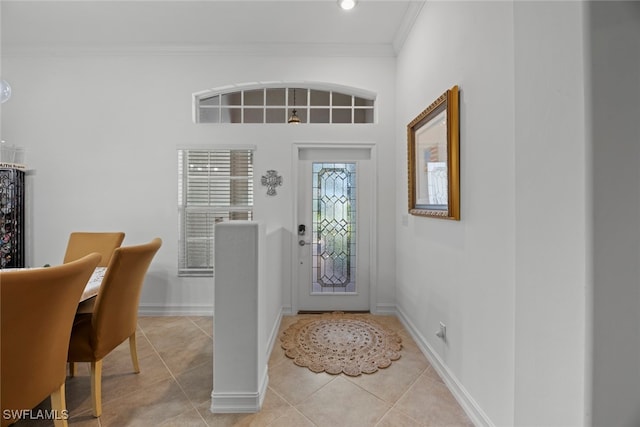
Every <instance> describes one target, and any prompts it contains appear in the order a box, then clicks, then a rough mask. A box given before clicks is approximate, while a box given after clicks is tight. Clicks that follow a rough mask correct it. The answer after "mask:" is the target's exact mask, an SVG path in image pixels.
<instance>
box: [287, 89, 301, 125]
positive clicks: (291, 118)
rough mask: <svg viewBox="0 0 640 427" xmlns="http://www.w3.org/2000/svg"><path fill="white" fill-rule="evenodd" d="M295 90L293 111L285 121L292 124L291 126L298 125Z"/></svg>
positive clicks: (294, 93) (294, 92)
mask: <svg viewBox="0 0 640 427" xmlns="http://www.w3.org/2000/svg"><path fill="white" fill-rule="evenodd" d="M295 107H296V90H295V89H293V111H292V112H291V115H290V116H289V120H287V122H288V123H293V124H296V125H297V124H299V123H300V117H298V114H296V113H297V111H296V108H295Z"/></svg>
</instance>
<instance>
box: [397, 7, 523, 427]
mask: <svg viewBox="0 0 640 427" xmlns="http://www.w3.org/2000/svg"><path fill="white" fill-rule="evenodd" d="M512 21H513V7H512V4H511V3H510V2H494V3H486V2H427V3H426V5H425V6H424V8H423V9H422V12H421V15H420V17H419V19H418V21H417V22H416V24H415V27H414V30H413V32H412V34H411V36H410V38H409V39H408V40H407V42H406V44H405V47H404V49H403V50H402V53H401V55H400V56H399V58H398V95H397V96H398V122H399V123H400V124H407V123H409V122H410V121H411V120H412V119H413V118H414V117H415V116H416V115H417V114H418V113H420V112H421V111H422V110H423V109H424V108H425V107H427V106H428V105H429V104H430V103H431V102H433V101H434V100H435V99H436V98H437V97H438V96H439V95H441V94H442V93H443V92H444V91H445V90H446V89H448V88H450V87H451V86H453V85H455V84H457V85H459V87H460V93H461V94H460V112H461V117H460V152H461V159H460V164H461V177H460V178H461V220H460V221H459V222H457V221H447V220H441V219H433V218H424V217H414V216H408V217H407V187H406V183H407V178H406V173H407V172H406V170H407V163H406V162H407V161H406V152H407V151H406V150H407V149H406V135H405V132H404V129H403V127H402V126H400V125H399V126H398V129H397V131H396V135H397V151H398V156H397V161H396V165H397V166H396V167H397V170H398V173H397V179H396V181H397V183H396V192H397V197H396V207H397V208H396V209H397V214H398V221H397V227H396V229H397V233H398V235H397V248H398V256H397V262H398V265H397V271H398V275H397V277H398V280H397V288H396V299H397V305H398V308H399V309H400V310H401V313H402V314H403V315H404V316H405V317H406V318H407V319H408V320H409V322H411V323H412V324H413V326H414V327H415V330H416V331H417V332H418V333H419V334H420V337H419V338H420V340H421V341H422V342H423V345H424V346H425V347H428V349H429V351H431V352H433V355H434V356H435V357H437V358H438V359H439V360H440V361H441V363H442V364H443V366H444V369H446V370H447V371H448V374H449V375H450V376H451V379H452V380H453V381H456V382H457V385H456V384H453V386H454V388H455V387H459V388H460V390H459V391H460V392H462V393H466V394H467V397H468V398H469V399H470V400H469V401H468V402H466V403H467V404H471V405H474V404H476V405H478V406H477V407H476V408H475V410H476V411H477V412H478V413H482V412H484V413H486V416H487V417H488V418H489V419H490V420H491V421H492V422H493V423H495V424H496V425H511V424H512V423H513V405H514V396H513V381H514V378H513V376H514V372H513V369H514V366H513V364H514V292H515V286H514V275H515V271H514V262H515V258H514V256H515V254H514V253H515V231H514V228H515V213H514V210H515V189H514V181H515V171H514V156H515V153H514V149H515V147H514V144H513V138H514V112H513V111H514V77H513V73H514V69H513V28H512ZM405 219H406V221H407V225H403V221H405ZM439 321H442V322H443V323H445V324H446V326H447V336H448V341H447V342H446V343H443V342H442V341H441V340H439V339H438V338H436V336H435V331H437V330H438V322H439ZM471 400H473V401H475V403H474V402H471ZM479 416H482V415H481V414H480V415H479Z"/></svg>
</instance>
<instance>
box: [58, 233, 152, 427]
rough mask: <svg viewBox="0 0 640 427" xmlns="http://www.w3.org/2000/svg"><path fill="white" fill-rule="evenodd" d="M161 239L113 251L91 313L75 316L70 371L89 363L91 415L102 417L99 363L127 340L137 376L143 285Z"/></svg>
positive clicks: (72, 373) (72, 372) (70, 346)
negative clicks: (76, 366)
mask: <svg viewBox="0 0 640 427" xmlns="http://www.w3.org/2000/svg"><path fill="white" fill-rule="evenodd" d="M161 245H162V240H161V239H160V238H155V239H153V240H152V241H151V242H149V243H146V244H142V245H137V246H123V247H120V248H118V249H116V250H115V251H114V253H113V257H112V258H111V262H110V263H109V266H108V267H107V272H106V273H105V275H104V279H103V280H102V285H101V286H100V290H99V291H98V296H97V297H96V300H95V304H94V306H93V312H91V313H77V314H76V318H75V320H74V324H73V330H72V332H71V341H70V343H69V354H68V358H67V360H68V361H69V368H70V372H71V375H72V376H73V375H75V362H90V363H91V400H92V404H93V415H94V416H96V417H99V416H100V415H101V414H102V397H101V393H102V386H101V383H102V359H103V358H104V357H105V356H106V355H107V354H109V353H110V352H111V351H112V350H113V349H115V348H116V347H117V346H119V345H120V344H121V343H123V342H124V341H125V340H127V339H129V349H130V352H131V361H132V362H133V370H134V372H135V373H139V372H140V367H139V365H138V354H137V349H136V326H137V322H138V304H139V302H140V292H141V290H142V285H143V282H144V279H145V276H146V274H147V270H148V269H149V265H150V264H151V260H152V259H153V257H154V256H155V254H156V252H157V251H158V249H160V246H161Z"/></svg>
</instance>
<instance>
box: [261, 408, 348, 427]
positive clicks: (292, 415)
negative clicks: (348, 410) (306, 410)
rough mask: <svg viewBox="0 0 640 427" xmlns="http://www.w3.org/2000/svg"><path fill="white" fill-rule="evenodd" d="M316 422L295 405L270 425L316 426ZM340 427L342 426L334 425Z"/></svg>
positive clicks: (284, 426)
mask: <svg viewBox="0 0 640 427" xmlns="http://www.w3.org/2000/svg"><path fill="white" fill-rule="evenodd" d="M314 426H315V424H313V423H312V422H311V420H309V419H308V418H307V417H305V416H304V415H302V414H301V413H300V411H298V410H297V409H296V408H294V407H293V406H291V407H289V408H287V410H286V411H285V412H284V414H283V415H282V416H281V417H280V418H277V419H276V420H274V421H273V422H272V423H271V424H269V427H314ZM334 427H340V426H334Z"/></svg>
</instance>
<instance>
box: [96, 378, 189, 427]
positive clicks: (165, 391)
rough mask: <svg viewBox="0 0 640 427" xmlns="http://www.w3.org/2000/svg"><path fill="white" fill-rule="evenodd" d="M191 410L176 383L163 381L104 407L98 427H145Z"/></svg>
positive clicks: (170, 380) (171, 380)
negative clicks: (99, 426)
mask: <svg viewBox="0 0 640 427" xmlns="http://www.w3.org/2000/svg"><path fill="white" fill-rule="evenodd" d="M191 408H192V405H191V403H190V402H189V400H188V399H187V396H186V395H185V394H184V393H183V392H182V390H181V389H180V386H178V384H177V383H176V382H175V380H173V379H169V380H163V381H160V382H158V383H155V384H153V385H150V386H147V387H145V388H141V389H140V390H138V392H137V393H134V394H129V395H126V396H122V397H120V398H118V399H115V400H113V401H112V402H111V404H109V405H103V407H102V416H101V417H100V424H101V427H111V426H113V427H121V426H125V425H126V426H129V427H133V426H136V427H137V426H141V427H148V426H153V425H158V424H160V423H162V422H165V421H167V420H170V419H173V418H175V417H176V416H177V415H180V414H182V413H185V412H187V411H188V410H190V409H191Z"/></svg>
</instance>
